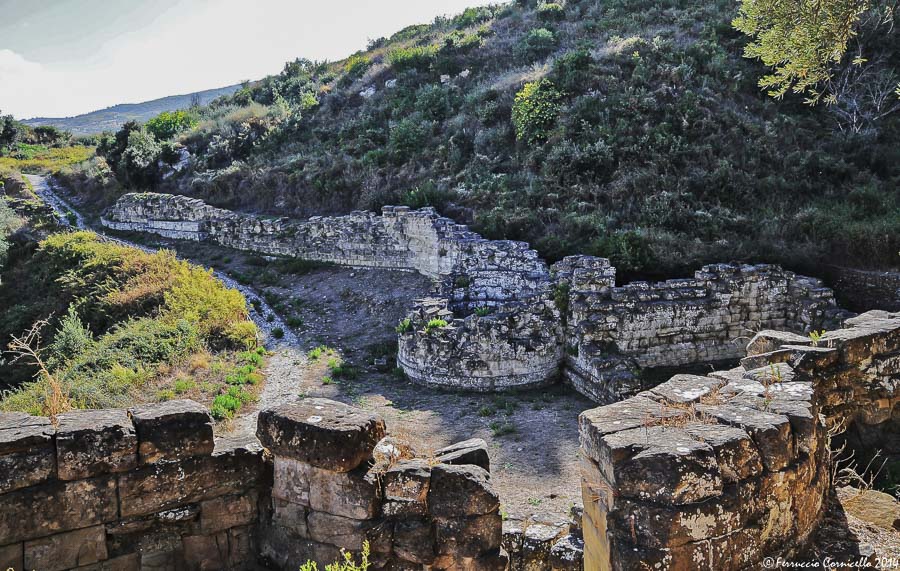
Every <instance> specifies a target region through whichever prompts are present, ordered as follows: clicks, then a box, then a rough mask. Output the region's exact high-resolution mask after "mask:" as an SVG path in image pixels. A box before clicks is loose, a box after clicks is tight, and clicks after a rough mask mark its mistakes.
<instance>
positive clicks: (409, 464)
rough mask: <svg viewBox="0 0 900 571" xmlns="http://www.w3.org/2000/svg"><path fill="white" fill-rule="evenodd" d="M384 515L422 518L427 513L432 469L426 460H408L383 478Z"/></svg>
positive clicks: (390, 470)
mask: <svg viewBox="0 0 900 571" xmlns="http://www.w3.org/2000/svg"><path fill="white" fill-rule="evenodd" d="M381 479H382V483H383V485H384V500H385V503H384V515H385V516H389V517H396V516H403V517H407V516H421V515H425V513H426V511H427V507H426V500H427V499H428V487H429V483H430V482H431V467H430V466H429V465H428V462H426V461H425V460H406V461H403V462H398V463H397V464H395V465H394V466H392V467H391V468H389V469H388V470H387V471H386V472H385V473H384V474H383V475H382V476H381Z"/></svg>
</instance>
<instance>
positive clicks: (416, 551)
mask: <svg viewBox="0 0 900 571" xmlns="http://www.w3.org/2000/svg"><path fill="white" fill-rule="evenodd" d="M434 540H435V535H434V526H433V525H432V523H431V521H430V520H428V519H424V518H403V519H398V520H397V522H396V524H395V525H394V541H393V548H394V554H395V555H396V556H397V557H399V558H401V559H403V560H405V561H409V562H411V563H418V564H420V565H431V563H433V562H434V558H435V545H434Z"/></svg>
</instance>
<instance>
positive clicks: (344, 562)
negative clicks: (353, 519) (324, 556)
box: [300, 541, 369, 571]
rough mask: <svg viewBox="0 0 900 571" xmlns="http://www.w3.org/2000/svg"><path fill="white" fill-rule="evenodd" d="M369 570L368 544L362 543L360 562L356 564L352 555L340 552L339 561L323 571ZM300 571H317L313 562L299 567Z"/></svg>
mask: <svg viewBox="0 0 900 571" xmlns="http://www.w3.org/2000/svg"><path fill="white" fill-rule="evenodd" d="M368 569H369V542H368V541H364V542H363V546H362V553H360V561H359V563H357V562H356V559H355V558H354V557H353V555H352V554H351V553H349V552H347V551H344V550H343V549H342V550H341V559H338V560H337V561H335V562H334V563H330V564H328V565H326V566H325V571H368ZM300 571H319V567H318V565H317V563H316V562H315V561H312V560H309V561H307V562H306V563H304V564H303V565H301V566H300Z"/></svg>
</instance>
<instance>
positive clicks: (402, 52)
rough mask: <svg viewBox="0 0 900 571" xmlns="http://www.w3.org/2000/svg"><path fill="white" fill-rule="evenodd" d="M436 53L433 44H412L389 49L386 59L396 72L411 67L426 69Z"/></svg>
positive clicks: (410, 68) (420, 69)
mask: <svg viewBox="0 0 900 571" xmlns="http://www.w3.org/2000/svg"><path fill="white" fill-rule="evenodd" d="M436 53H437V48H436V47H435V46H412V47H407V48H397V49H394V50H391V51H390V52H389V53H388V57H387V59H388V63H389V64H391V67H392V68H393V69H394V71H395V72H397V73H400V72H402V71H406V70H412V69H415V70H418V71H428V69H429V68H430V67H431V63H432V62H433V61H434V56H435V54H436Z"/></svg>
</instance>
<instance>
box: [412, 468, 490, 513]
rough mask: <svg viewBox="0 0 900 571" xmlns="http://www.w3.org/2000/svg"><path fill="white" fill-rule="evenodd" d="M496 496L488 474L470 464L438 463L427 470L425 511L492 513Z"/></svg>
mask: <svg viewBox="0 0 900 571" xmlns="http://www.w3.org/2000/svg"><path fill="white" fill-rule="evenodd" d="M499 508H500V498H499V497H498V496H497V493H496V492H495V491H494V489H493V487H492V486H491V481H490V474H489V473H488V472H487V471H485V470H484V469H482V468H479V467H478V466H473V465H462V466H453V465H447V464H438V465H436V466H434V467H433V468H432V469H431V485H430V487H429V489H428V511H429V513H431V514H433V515H435V516H440V517H444V518H454V517H460V516H475V515H483V514H489V513H492V512H496V511H497V510H498V509H499Z"/></svg>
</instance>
